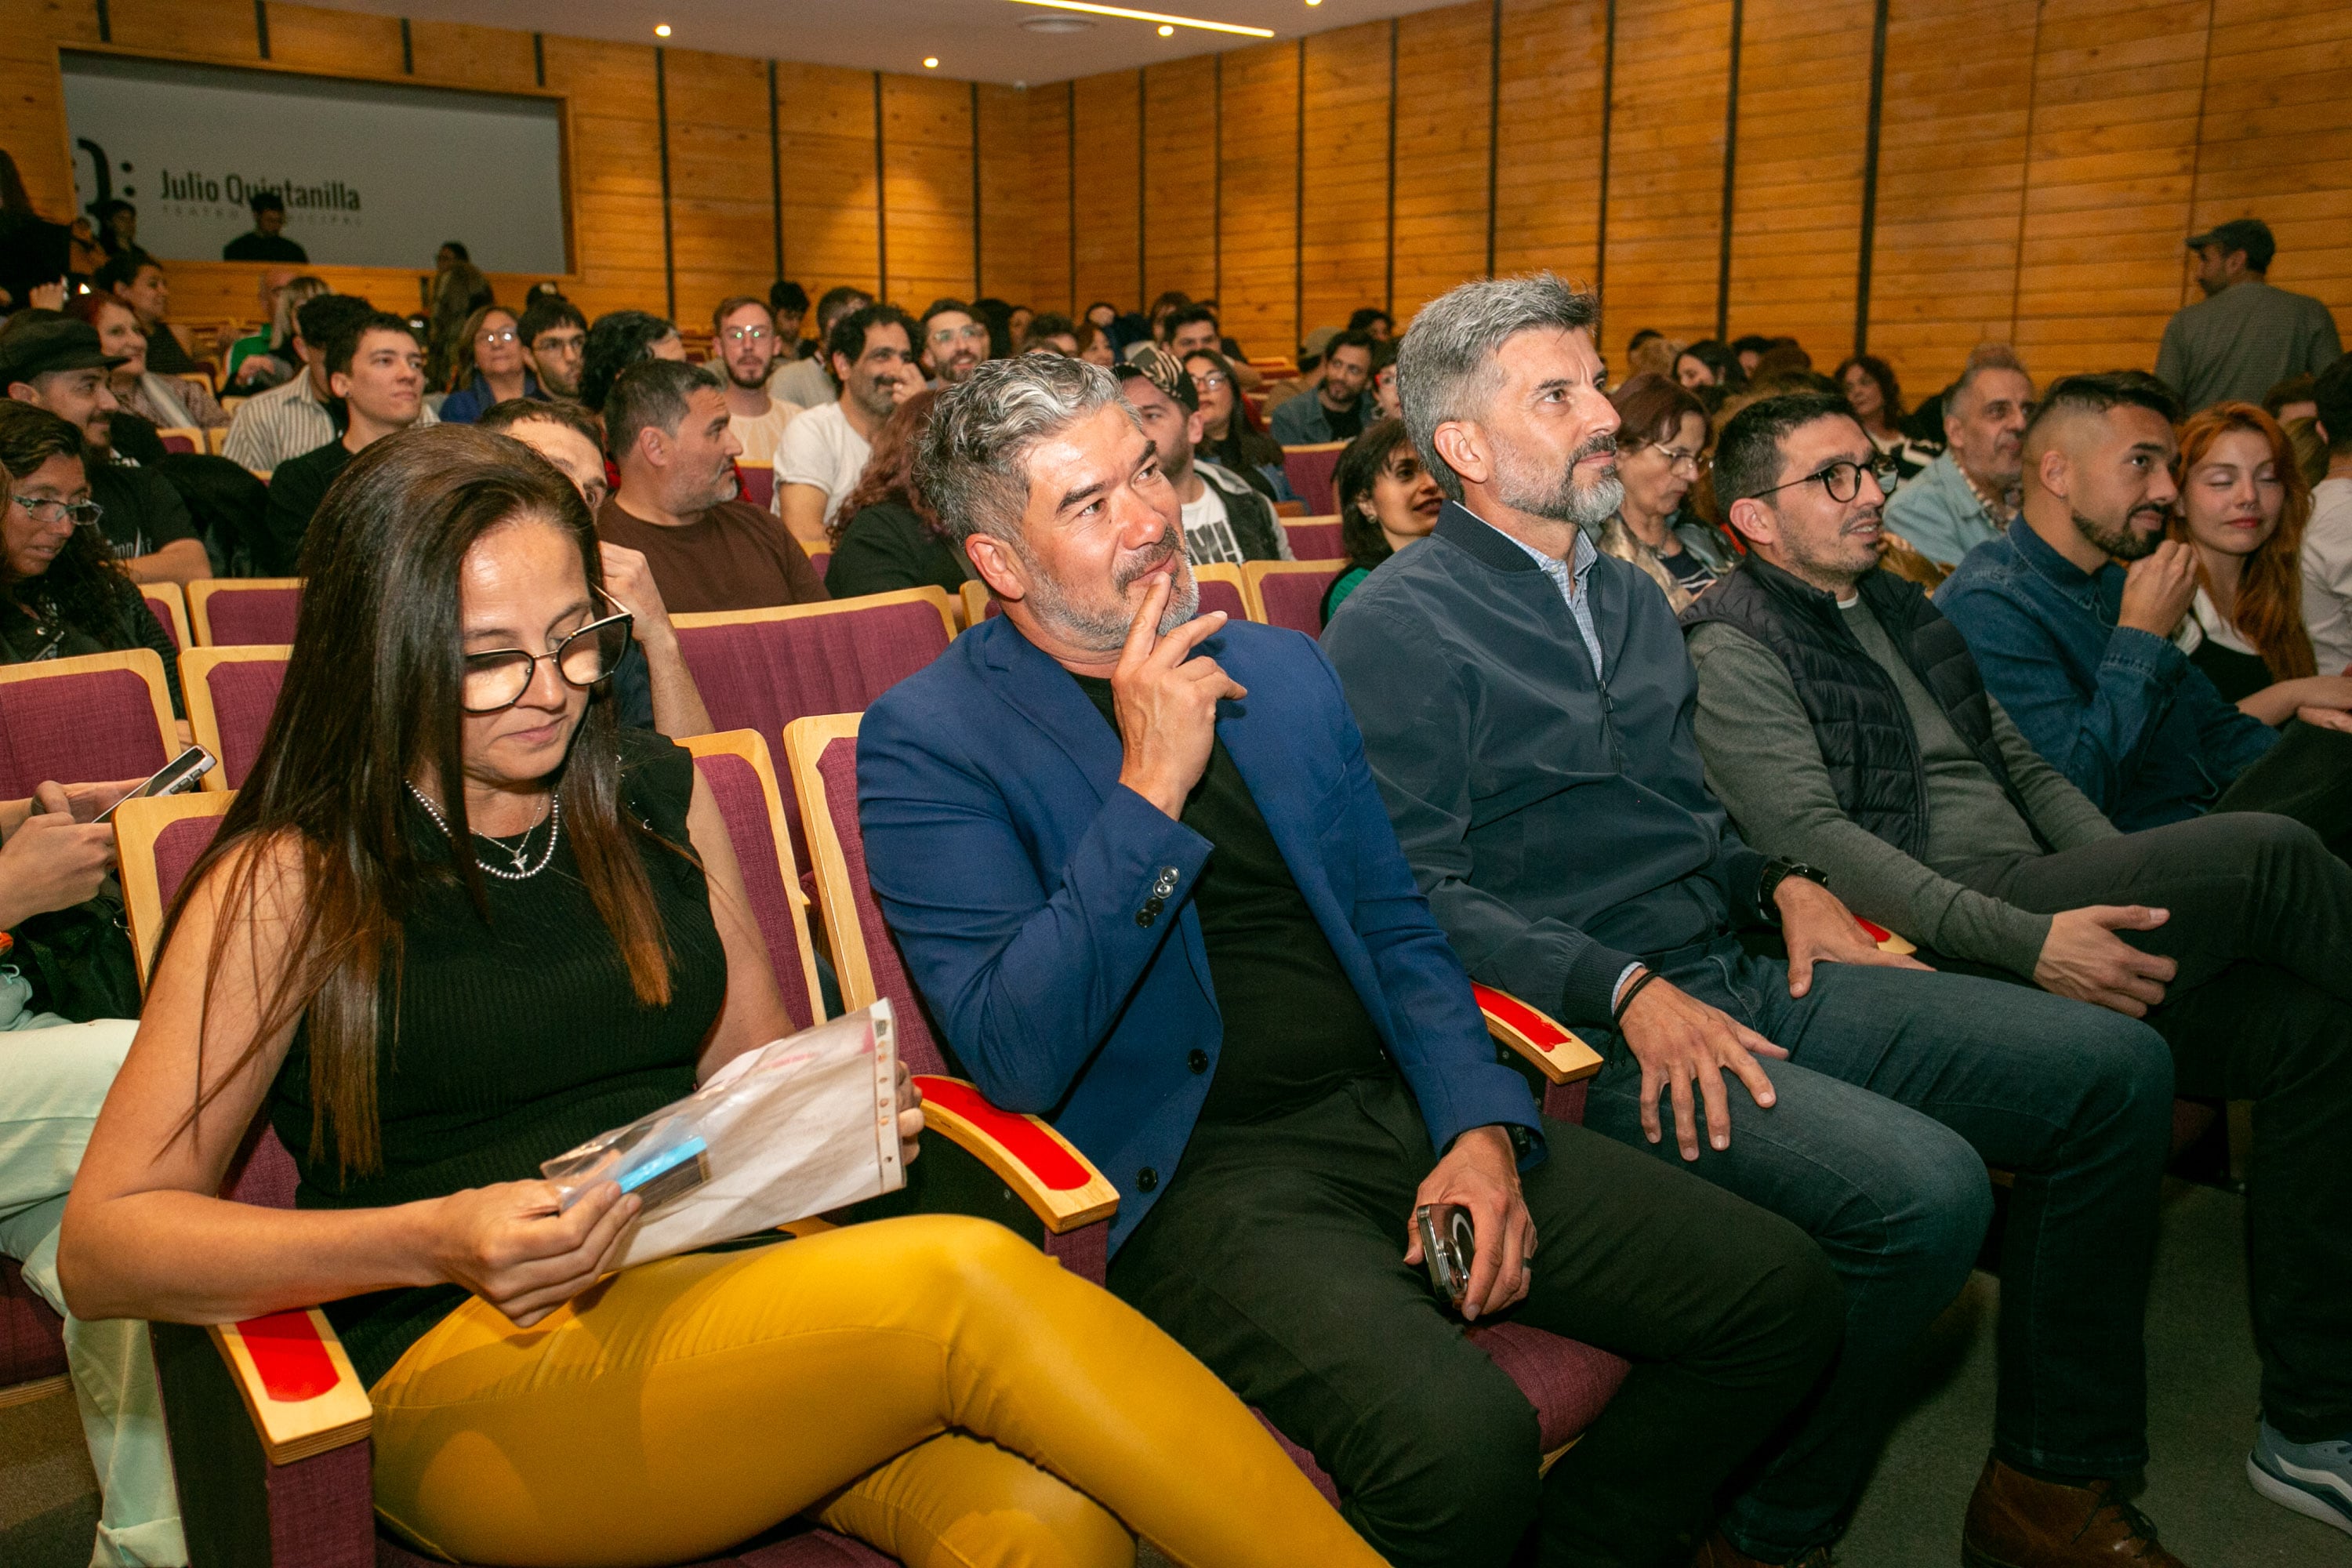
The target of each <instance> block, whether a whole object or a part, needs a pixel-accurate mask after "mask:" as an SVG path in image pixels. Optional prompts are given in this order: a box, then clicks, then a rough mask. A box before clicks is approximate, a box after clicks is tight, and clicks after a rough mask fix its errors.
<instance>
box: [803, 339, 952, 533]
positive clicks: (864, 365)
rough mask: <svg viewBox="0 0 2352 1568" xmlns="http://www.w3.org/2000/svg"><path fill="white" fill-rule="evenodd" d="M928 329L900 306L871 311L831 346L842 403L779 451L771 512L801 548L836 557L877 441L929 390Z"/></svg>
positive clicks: (813, 417) (814, 416)
mask: <svg viewBox="0 0 2352 1568" xmlns="http://www.w3.org/2000/svg"><path fill="white" fill-rule="evenodd" d="M921 331H922V329H921V328H920V327H919V326H917V325H916V324H915V322H914V320H913V318H911V317H909V316H908V314H907V312H906V311H904V310H900V309H898V306H896V305H864V306H860V307H859V308H858V309H856V310H852V311H850V312H849V313H848V314H847V315H845V316H843V317H841V318H840V319H839V320H838V321H835V322H834V324H833V331H832V332H831V333H830V334H828V335H827V337H826V339H825V358H826V362H827V363H828V365H829V366H830V368H831V370H832V372H833V379H834V382H835V384H837V385H838V386H839V387H840V388H841V393H840V395H839V396H837V397H835V399H834V400H833V401H831V402H830V403H825V404H822V405H818V406H816V407H813V408H811V409H810V410H809V411H808V412H807V413H805V414H803V415H802V416H800V417H798V418H796V419H794V420H793V422H792V424H791V425H790V426H787V427H786V428H785V430H784V438H783V439H782V440H781V441H779V442H777V443H776V493H775V498H774V500H772V501H771V502H770V503H769V504H770V505H771V507H772V508H773V510H774V511H775V514H776V515H777V516H778V517H780V518H782V519H783V520H784V526H785V527H786V528H787V529H789V530H790V531H792V535H793V538H794V539H797V540H799V541H800V542H802V544H803V545H806V546H812V547H814V548H817V549H829V548H831V546H830V544H829V543H828V542H827V538H826V533H825V531H826V529H827V528H828V527H829V526H830V525H831V523H832V522H833V518H834V514H835V512H837V511H838V510H841V503H842V500H844V499H845V497H846V496H847V495H848V494H849V492H850V491H851V490H853V489H856V488H857V480H858V479H859V477H860V476H861V475H863V474H864V473H865V472H866V458H870V457H872V456H873V455H874V437H877V436H878V435H880V434H881V433H882V426H883V425H884V424H885V423H886V422H887V421H888V419H889V417H890V416H891V414H892V413H893V412H894V411H896V410H897V408H898V405H899V404H901V403H903V402H904V401H906V400H907V399H908V398H909V397H912V396H913V395H915V394H916V393H918V392H920V391H921V390H922V389H923V379H922V373H921V371H920V370H919V368H918V367H917V365H916V363H915V342H916V339H917V337H918V336H919V334H920V332H921Z"/></svg>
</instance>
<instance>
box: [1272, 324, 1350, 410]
mask: <svg viewBox="0 0 2352 1568" xmlns="http://www.w3.org/2000/svg"><path fill="white" fill-rule="evenodd" d="M1339 331H1340V329H1339V328H1338V327H1317V328H1315V329H1314V330H1312V331H1309V332H1308V333H1307V336H1306V338H1305V339H1304V340H1303V341H1302V342H1300V343H1299V345H1298V374H1297V375H1294V376H1292V377H1290V378H1289V379H1287V380H1286V381H1275V382H1268V383H1267V384H1266V386H1265V391H1264V392H1263V393H1261V394H1260V395H1259V397H1258V411H1259V412H1260V413H1262V414H1264V415H1265V416H1266V417H1267V419H1269V420H1271V419H1272V418H1273V417H1274V411H1275V410H1276V409H1277V408H1280V407H1281V406H1282V405H1284V404H1285V403H1287V402H1289V401H1290V400H1291V399H1292V398H1294V397H1298V396H1301V395H1304V394H1307V393H1309V392H1312V391H1314V390H1315V389H1317V388H1318V387H1319V386H1321V385H1322V384H1323V350H1324V348H1325V347H1326V346H1327V345H1328V344H1329V342H1331V340H1332V339H1334V338H1336V337H1338V336H1339Z"/></svg>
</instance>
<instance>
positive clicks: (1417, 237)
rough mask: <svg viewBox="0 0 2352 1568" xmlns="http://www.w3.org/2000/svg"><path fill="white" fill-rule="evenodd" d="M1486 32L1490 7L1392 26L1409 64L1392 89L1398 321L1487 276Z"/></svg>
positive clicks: (1489, 40) (1489, 50) (1463, 8)
mask: <svg viewBox="0 0 2352 1568" xmlns="http://www.w3.org/2000/svg"><path fill="white" fill-rule="evenodd" d="M1493 23H1494V9H1493V7H1492V5H1484V4H1472V5H1453V6H1448V7H1447V8H1446V9H1444V10H1443V11H1423V12H1422V13H1420V14H1419V15H1417V16H1406V17H1403V18H1402V19H1401V20H1400V22H1399V24H1398V33H1397V53H1398V57H1399V58H1400V59H1402V60H1408V61H1411V62H1412V66H1411V68H1410V69H1402V70H1401V71H1400V73H1399V76H1398V79H1397V105H1396V120H1397V152H1396V237H1395V242H1394V244H1395V268H1396V301H1395V304H1394V305H1393V307H1392V310H1393V313H1394V314H1395V316H1396V318H1397V320H1399V321H1403V320H1405V319H1406V318H1408V317H1410V316H1411V315H1412V312H1414V311H1415V310H1419V309H1421V307H1422V306H1423V303H1425V302H1426V301H1428V300H1433V299H1434V298H1436V297H1437V296H1438V295H1440V294H1443V293H1444V292H1445V291H1446V290H1447V289H1451V288H1453V287H1454V285H1455V284H1456V283H1459V282H1461V281H1462V280H1463V279H1465V278H1475V277H1477V276H1478V275H1479V274H1481V273H1483V272H1484V271H1486V149H1487V146H1488V138H1487V134H1486V131H1487V111H1488V106H1489V104H1490V103H1491V102H1492V100H1493V95H1492V93H1491V91H1490V90H1489V83H1488V79H1487V78H1488V72H1489V70H1490V68H1491V63H1492V60H1493V47H1492V45H1493ZM1307 324H1308V325H1309V326H1319V325H1321V324H1322V323H1321V322H1318V321H1310V322H1308V323H1307ZM1340 324H1344V322H1342V323H1340Z"/></svg>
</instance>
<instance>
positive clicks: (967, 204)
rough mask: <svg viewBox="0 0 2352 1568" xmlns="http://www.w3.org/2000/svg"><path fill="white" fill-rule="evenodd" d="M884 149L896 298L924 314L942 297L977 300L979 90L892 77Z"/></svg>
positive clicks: (886, 88)
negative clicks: (974, 156)
mask: <svg viewBox="0 0 2352 1568" xmlns="http://www.w3.org/2000/svg"><path fill="white" fill-rule="evenodd" d="M882 148H883V164H884V169H885V177H886V180H887V184H885V186H884V205H883V211H884V213H885V214H886V216H887V218H888V221H889V226H890V278H889V281H888V282H887V284H886V285H885V287H886V288H887V289H888V290H889V294H890V297H891V298H892V299H894V300H898V302H899V303H900V304H902V305H904V306H906V307H907V309H908V310H913V311H918V312H919V311H920V310H922V309H923V307H924V306H926V305H928V304H929V303H930V302H931V301H932V300H937V299H940V298H942V297H945V298H949V299H957V300H971V297H972V295H973V294H974V293H975V292H976V290H975V289H973V288H972V282H973V279H972V270H971V224H972V211H971V89H970V88H969V87H967V86H965V85H964V84H963V83H962V82H960V81H950V80H946V79H941V78H940V77H933V76H925V77H908V76H887V75H886V76H885V77H883V79H882Z"/></svg>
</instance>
